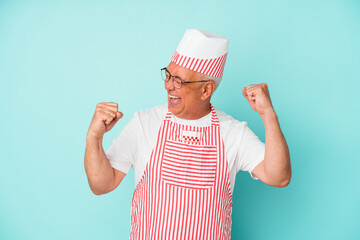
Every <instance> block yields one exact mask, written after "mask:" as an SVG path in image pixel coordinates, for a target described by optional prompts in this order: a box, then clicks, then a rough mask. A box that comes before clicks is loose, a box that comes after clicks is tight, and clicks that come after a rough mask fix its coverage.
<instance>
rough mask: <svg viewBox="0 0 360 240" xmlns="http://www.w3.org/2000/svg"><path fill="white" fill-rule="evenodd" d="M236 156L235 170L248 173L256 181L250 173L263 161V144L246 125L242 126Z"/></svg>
mask: <svg viewBox="0 0 360 240" xmlns="http://www.w3.org/2000/svg"><path fill="white" fill-rule="evenodd" d="M238 156H239V159H238V165H237V169H238V170H242V171H247V172H249V173H250V175H251V177H252V178H253V179H255V180H258V179H259V178H257V177H256V176H255V175H253V174H252V173H251V172H252V171H253V170H254V168H255V167H256V166H257V165H258V164H259V163H260V162H261V161H262V160H264V156H265V144H264V143H263V142H261V140H260V139H259V138H258V137H257V136H256V135H255V134H254V132H253V131H251V129H250V128H249V127H248V126H247V123H245V124H244V128H243V135H242V138H241V144H240V149H239V152H238Z"/></svg>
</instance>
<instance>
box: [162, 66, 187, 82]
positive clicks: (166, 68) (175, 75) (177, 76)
mask: <svg viewBox="0 0 360 240" xmlns="http://www.w3.org/2000/svg"><path fill="white" fill-rule="evenodd" d="M165 69H166V71H168V72H169V73H170V75H171V76H174V77H176V78H178V79H180V80H181V81H182V82H186V81H184V79H182V78H181V77H179V76H177V75H172V74H171V72H170V71H169V69H167V68H165Z"/></svg>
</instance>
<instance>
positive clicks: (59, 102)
mask: <svg viewBox="0 0 360 240" xmlns="http://www.w3.org/2000/svg"><path fill="white" fill-rule="evenodd" d="M189 28H200V29H204V30H207V31H212V32H215V33H219V34H221V35H223V36H225V37H227V38H228V39H229V40H230V46H229V55H228V58H227V64H226V66H225V73H224V77H223V81H222V83H221V85H220V87H219V89H218V90H217V92H216V93H215V95H214V97H213V100H212V103H213V104H214V106H216V107H218V108H220V109H221V110H223V111H225V112H226V113H228V114H230V115H232V116H234V117H235V118H236V119H238V120H240V121H247V122H248V125H249V127H250V128H251V129H252V130H253V131H254V132H255V133H256V134H257V135H258V136H259V137H260V139H261V140H262V141H265V132H264V126H263V123H262V120H261V118H260V116H259V115H258V114H257V113H256V112H254V111H253V110H252V109H251V108H250V106H249V105H248V103H247V101H246V100H245V98H244V97H243V96H242V87H244V86H248V85H250V84H257V83H262V82H266V83H268V85H269V91H270V96H271V99H272V102H273V106H274V108H275V111H276V113H277V114H278V117H279V121H280V126H281V128H282V130H283V133H284V135H285V138H286V140H287V142H288V145H289V148H290V154H291V162H292V173H293V176H292V180H291V183H290V185H289V186H287V187H286V188H275V187H271V186H268V185H265V184H263V183H262V182H260V181H254V180H252V179H251V177H250V175H249V174H248V173H247V172H240V173H239V174H238V175H237V180H236V184H235V192H234V208H233V215H232V219H233V225H232V237H233V239H252V240H255V239H256V240H257V239H259V240H260V239H277V240H279V239H284V240H285V239H296V240H297V239H334V240H335V239H351V240H353V239H360V227H359V226H360V204H359V203H360V191H359V183H360V176H359V169H360V163H359V162H360V159H359V152H358V150H359V147H360V144H359V140H358V139H359V137H358V134H359V124H358V122H357V120H358V119H359V117H360V113H359V109H360V108H359V103H360V98H359V94H358V93H359V87H360V84H359V80H360V1H355V0H353V1H351V0H348V1H310V0H309V1H280V0H279V1H275V0H271V1H265V0H264V1H232V2H230V1H227V2H225V1H222V2H220V1H218V2H212V1H176V2H175V1H151V2H150V1H132V2H130V1H128V2H125V1H106V2H105V1H77V2H74V1H0V83H1V85H0V99H1V100H0V107H1V109H0V110H1V118H0V127H1V134H0V146H1V156H0V157H1V162H0V239H127V238H128V236H129V233H130V208H131V199H132V193H133V190H134V175H133V171H132V170H131V171H130V173H129V174H128V175H127V176H126V177H125V179H124V181H123V182H122V183H121V185H120V186H119V187H118V188H117V189H116V190H115V191H113V192H111V193H109V194H106V195H102V196H95V195H93V194H92V192H91V191H90V189H89V186H88V183H87V178H86V174H85V170H84V163H83V160H84V153H85V144H86V133H87V130H88V127H89V125H90V121H91V119H92V116H93V113H94V110H95V107H96V104H97V103H99V102H110V101H111V102H117V103H119V108H120V110H121V111H123V113H124V114H125V116H124V118H123V119H122V120H120V122H119V123H118V124H117V125H116V126H115V127H114V128H113V129H112V130H111V131H110V132H108V133H107V134H106V135H105V136H104V142H103V146H104V149H105V150H106V149H107V148H108V147H109V146H110V145H111V142H112V140H113V139H114V138H115V137H116V136H117V135H118V134H119V132H120V131H121V129H122V128H123V127H124V125H125V124H126V123H127V122H128V121H129V120H130V118H131V117H132V116H133V114H134V112H135V111H137V110H142V109H147V108H150V107H152V106H155V105H158V104H162V103H165V102H166V92H165V90H164V86H163V82H162V80H161V78H160V68H161V67H163V66H166V65H167V64H168V63H169V60H170V57H171V56H172V54H173V52H174V50H175V49H176V47H177V45H178V43H179V41H180V39H181V37H182V36H183V34H184V32H185V30H186V29H189Z"/></svg>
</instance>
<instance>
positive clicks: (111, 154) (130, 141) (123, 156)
mask: <svg viewBox="0 0 360 240" xmlns="http://www.w3.org/2000/svg"><path fill="white" fill-rule="evenodd" d="M138 124H139V117H138V114H137V113H135V114H134V117H133V118H132V119H131V120H130V121H129V122H128V123H127V124H126V125H125V127H124V128H123V130H122V131H121V132H120V134H119V136H118V137H116V138H115V139H114V140H113V142H112V145H111V146H110V147H109V148H108V149H107V150H106V152H105V155H106V157H107V158H108V160H109V162H110V164H111V166H112V167H113V168H115V169H117V170H120V171H122V172H124V173H128V172H129V170H130V168H131V167H133V165H134V161H135V158H136V149H137V145H138V138H137V135H138V131H139V130H138V129H139V125H138Z"/></svg>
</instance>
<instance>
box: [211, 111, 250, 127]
mask: <svg viewBox="0 0 360 240" xmlns="http://www.w3.org/2000/svg"><path fill="white" fill-rule="evenodd" d="M215 112H216V114H217V117H218V119H219V123H220V128H221V129H222V130H236V129H238V130H240V129H244V128H245V127H246V125H247V122H246V121H239V120H237V119H235V118H233V117H232V116H231V115H229V114H227V113H225V112H223V111H221V110H219V109H218V108H215Z"/></svg>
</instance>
